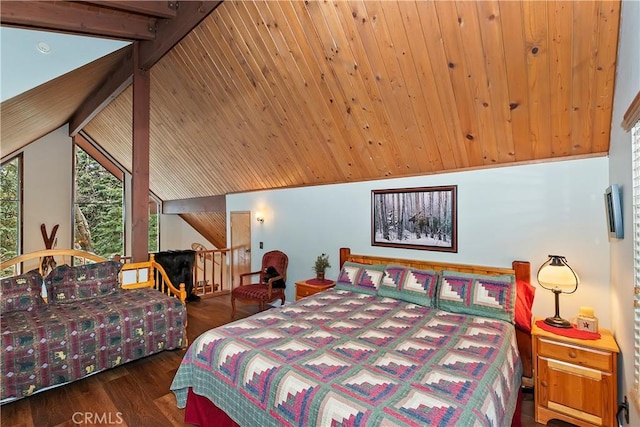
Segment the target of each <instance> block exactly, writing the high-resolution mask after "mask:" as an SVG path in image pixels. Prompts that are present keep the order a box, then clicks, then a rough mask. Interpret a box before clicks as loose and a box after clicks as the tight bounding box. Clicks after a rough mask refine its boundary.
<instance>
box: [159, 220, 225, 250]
mask: <svg viewBox="0 0 640 427" xmlns="http://www.w3.org/2000/svg"><path fill="white" fill-rule="evenodd" d="M192 243H200V244H202V245H204V247H206V248H207V249H215V248H214V246H213V245H212V244H211V243H210V242H209V241H208V240H206V239H205V238H204V237H202V235H201V234H200V233H198V232H197V231H196V230H195V229H194V228H193V227H191V226H190V225H189V224H188V223H187V222H185V221H184V220H183V219H182V218H180V217H179V216H178V215H164V214H163V215H160V249H161V250H163V251H170V250H178V249H191V244H192Z"/></svg>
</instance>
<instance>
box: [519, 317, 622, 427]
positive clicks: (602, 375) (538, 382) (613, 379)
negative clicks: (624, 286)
mask: <svg viewBox="0 0 640 427" xmlns="http://www.w3.org/2000/svg"><path fill="white" fill-rule="evenodd" d="M536 320H539V319H536ZM598 332H599V333H600V336H601V338H600V339H598V340H582V339H576V338H569V337H565V336H562V335H557V334H554V333H552V332H547V331H545V330H543V329H541V328H538V327H537V326H536V325H535V321H534V325H533V328H532V330H531V336H532V339H533V360H534V377H535V408H536V416H535V418H536V422H537V423H542V424H547V422H548V421H549V420H551V419H554V418H555V419H558V420H562V421H566V422H570V423H573V424H576V425H579V426H617V425H618V424H617V422H616V420H615V417H616V407H617V402H618V397H617V391H618V385H617V375H618V371H617V369H618V363H617V361H618V353H619V352H620V350H619V348H618V345H617V344H616V341H615V339H614V338H613V335H611V332H610V331H608V330H607V329H599V330H598Z"/></svg>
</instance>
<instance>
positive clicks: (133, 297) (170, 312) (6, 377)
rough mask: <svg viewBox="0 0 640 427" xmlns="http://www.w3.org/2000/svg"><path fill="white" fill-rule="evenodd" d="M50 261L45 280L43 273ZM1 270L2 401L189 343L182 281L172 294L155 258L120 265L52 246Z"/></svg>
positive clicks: (1, 266)
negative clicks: (7, 273) (51, 248)
mask: <svg viewBox="0 0 640 427" xmlns="http://www.w3.org/2000/svg"><path fill="white" fill-rule="evenodd" d="M52 260H53V263H52ZM55 264H57V266H56V267H54V268H52V269H51V271H50V272H48V274H46V275H45V277H44V279H43V274H42V273H43V268H47V267H48V266H53V265H55ZM20 266H22V269H20V268H19V267H20ZM34 267H35V268H34ZM7 270H11V271H12V272H13V274H12V276H11V277H7V278H4V279H2V281H1V286H0V289H1V295H0V304H1V305H0V322H1V325H0V328H1V329H0V331H1V338H2V350H1V351H2V354H1V355H2V361H1V364H0V379H1V384H2V386H1V390H2V391H1V392H2V395H1V396H0V398H1V402H2V403H6V402H9V401H13V400H16V399H19V398H22V397H25V396H29V395H31V394H33V393H36V392H39V391H43V390H45V389H48V388H51V387H54V386H58V385H61V384H65V383H68V382H71V381H75V380H78V379H80V378H83V377H86V376H88V375H91V374H94V373H97V372H100V371H103V370H105V369H108V368H113V367H115V366H119V365H121V364H123V363H126V362H129V361H131V360H135V359H138V358H141V357H144V356H148V355H150V354H153V353H157V352H159V351H162V350H169V349H175V348H183V347H185V346H186V345H187V342H186V333H185V332H186V331H185V327H186V319H187V317H186V308H185V303H184V300H185V298H186V292H185V290H184V284H182V285H181V286H180V289H176V288H175V287H174V286H173V285H172V284H171V282H170V281H169V280H168V278H167V277H166V274H165V273H164V271H163V270H162V268H161V267H160V266H159V265H158V264H156V263H155V261H153V258H152V259H151V260H150V261H148V262H143V263H132V264H126V265H124V266H123V265H122V264H120V263H119V262H116V261H107V260H104V259H102V258H100V257H98V256H96V255H93V254H89V253H86V252H81V251H76V250H61V249H54V250H45V251H39V252H35V253H33V254H27V255H23V256H20V257H17V258H14V259H12V260H10V261H7V262H4V263H2V264H1V265H0V271H2V272H3V274H4V273H5V272H6V271H7ZM19 271H27V273H24V274H17V272H19ZM45 273H46V272H45ZM43 281H44V286H45V289H46V297H44V298H43V295H42V294H43V293H44V292H42V284H43ZM154 287H158V289H160V290H162V292H159V291H158V290H156V289H154ZM165 289H166V290H165Z"/></svg>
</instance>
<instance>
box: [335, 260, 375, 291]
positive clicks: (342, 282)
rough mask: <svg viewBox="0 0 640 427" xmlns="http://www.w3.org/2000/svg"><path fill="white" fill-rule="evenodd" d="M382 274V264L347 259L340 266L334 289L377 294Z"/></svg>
mask: <svg viewBox="0 0 640 427" xmlns="http://www.w3.org/2000/svg"><path fill="white" fill-rule="evenodd" d="M383 275H384V265H367V264H358V263H355V262H350V261H347V262H345V263H344V265H343V266H342V270H340V274H339V275H338V280H337V281H336V286H335V288H336V289H339V290H343V291H352V292H360V293H363V294H368V295H377V293H378V287H379V286H380V282H381V281H382V276H383Z"/></svg>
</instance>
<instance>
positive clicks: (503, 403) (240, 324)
mask: <svg viewBox="0 0 640 427" xmlns="http://www.w3.org/2000/svg"><path fill="white" fill-rule="evenodd" d="M521 374H522V365H521V362H520V358H519V354H518V350H517V345H516V340H515V329H514V326H513V325H511V324H510V323H508V322H505V321H502V320H495V319H488V318H482V317H476V316H468V315H460V314H453V313H448V312H445V311H440V310H437V309H432V308H426V307H422V306H418V305H415V304H412V303H407V302H402V301H399V300H395V299H391V298H384V297H380V296H375V295H365V294H359V293H353V292H350V291H336V290H333V291H329V292H324V293H320V294H316V295H314V296H312V297H308V298H305V299H303V300H300V301H298V302H296V303H295V304H292V305H288V306H284V307H281V308H275V309H271V310H268V311H265V312H262V313H259V314H257V315H255V316H252V317H249V318H247V319H243V320H239V321H236V322H233V323H230V324H228V325H225V326H222V327H219V328H216V329H212V330H210V331H208V332H206V333H204V334H202V335H201V336H200V337H199V338H198V339H196V340H195V341H194V342H193V343H192V345H191V346H190V348H189V350H188V351H187V353H186V355H185V357H184V359H183V361H182V364H181V366H180V368H179V369H178V372H177V373H176V376H175V378H174V381H173V384H172V386H171V389H172V390H173V391H174V393H175V394H176V397H177V401H178V406H180V407H184V406H185V402H186V396H187V390H188V388H189V387H192V388H193V391H194V392H195V393H197V394H200V395H203V396H206V397H207V398H209V399H210V400H211V401H212V402H213V403H214V404H215V405H216V406H218V407H219V408H220V409H222V410H224V411H225V412H226V413H227V414H228V415H229V416H230V417H231V418H233V419H234V420H235V421H236V422H238V423H239V424H240V425H241V426H263V427H266V426H280V425H290V426H294V425H295V426H333V425H342V426H364V425H367V426H397V425H403V426H405V425H431V426H445V425H464V426H472V425H478V426H485V425H486V426H505V425H510V424H511V418H512V416H513V413H514V410H515V406H516V401H517V395H518V388H519V386H520V379H521Z"/></svg>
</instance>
